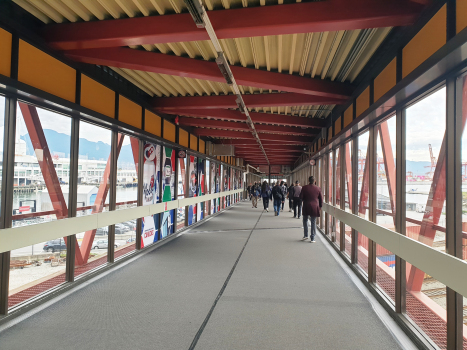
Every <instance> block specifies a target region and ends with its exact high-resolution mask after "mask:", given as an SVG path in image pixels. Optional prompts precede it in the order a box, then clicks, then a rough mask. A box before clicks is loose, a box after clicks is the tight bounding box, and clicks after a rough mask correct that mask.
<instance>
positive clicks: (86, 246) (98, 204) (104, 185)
mask: <svg viewBox="0 0 467 350" xmlns="http://www.w3.org/2000/svg"><path fill="white" fill-rule="evenodd" d="M124 137H125V136H124V135H122V134H119V135H118V142H117V158H118V155H119V154H120V150H121V149H122V144H123V139H124ZM110 158H111V155H110V156H109V159H108V160H107V165H106V166H105V170H104V175H103V178H102V182H101V184H100V185H99V190H98V191H97V196H96V201H95V202H94V205H93V209H92V214H95V213H101V212H102V209H104V204H105V200H106V198H107V194H108V192H109V187H110V184H109V176H110ZM95 236H96V230H90V231H86V233H85V234H84V238H83V241H82V243H81V248H80V253H81V256H82V258H83V264H86V263H87V262H88V259H89V253H90V252H91V248H92V243H93V242H94V237H95Z"/></svg>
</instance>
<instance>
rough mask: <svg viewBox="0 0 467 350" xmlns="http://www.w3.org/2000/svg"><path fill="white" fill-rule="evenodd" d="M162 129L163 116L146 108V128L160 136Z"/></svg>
mask: <svg viewBox="0 0 467 350" xmlns="http://www.w3.org/2000/svg"><path fill="white" fill-rule="evenodd" d="M161 129H162V124H161V117H159V116H158V115H157V114H154V113H152V112H150V111H148V110H147V109H146V111H145V112H144V130H145V131H147V132H150V133H151V134H153V135H156V136H159V137H160V136H161Z"/></svg>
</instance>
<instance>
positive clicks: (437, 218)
mask: <svg viewBox="0 0 467 350" xmlns="http://www.w3.org/2000/svg"><path fill="white" fill-rule="evenodd" d="M406 127H407V131H406V134H407V140H406V144H407V146H406V170H407V174H406V181H407V182H406V189H407V194H406V208H405V210H406V218H407V224H406V226H407V230H406V232H407V236H409V237H411V238H413V239H415V240H418V241H420V242H422V243H424V244H426V245H429V246H433V247H435V248H436V249H439V250H444V249H445V246H446V234H445V229H444V228H445V227H446V210H445V199H446V176H445V167H444V166H443V164H445V154H444V150H445V146H444V143H445V130H446V89H445V88H444V87H443V88H442V89H440V90H438V91H436V92H435V93H433V94H431V95H430V96H428V97H426V98H424V99H423V100H421V101H419V102H417V103H415V104H414V105H412V106H410V107H409V108H407V111H406ZM436 226H438V227H439V229H436ZM417 275H418V278H419V280H421V279H422V274H421V273H417Z"/></svg>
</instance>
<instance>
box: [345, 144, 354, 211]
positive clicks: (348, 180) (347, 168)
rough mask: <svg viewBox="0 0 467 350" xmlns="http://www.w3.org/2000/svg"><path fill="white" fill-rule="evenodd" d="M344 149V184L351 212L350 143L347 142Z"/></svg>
mask: <svg viewBox="0 0 467 350" xmlns="http://www.w3.org/2000/svg"><path fill="white" fill-rule="evenodd" d="M345 148H346V149H345V182H346V183H347V196H348V198H349V208H350V210H352V160H351V159H350V142H347V144H346V146H345Z"/></svg>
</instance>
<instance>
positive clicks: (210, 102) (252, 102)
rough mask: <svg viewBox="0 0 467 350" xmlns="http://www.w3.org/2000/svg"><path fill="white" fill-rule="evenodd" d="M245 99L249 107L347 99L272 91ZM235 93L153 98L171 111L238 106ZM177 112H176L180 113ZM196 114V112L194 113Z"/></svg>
mask: <svg viewBox="0 0 467 350" xmlns="http://www.w3.org/2000/svg"><path fill="white" fill-rule="evenodd" d="M242 97H243V100H244V101H245V104H246V105H247V106H248V107H251V108H253V107H285V106H313V105H315V106H316V105H334V104H343V103H345V99H333V98H323V97H319V96H311V95H304V94H294V93H291V92H287V93H271V94H251V95H243V96H242ZM235 99H236V96H235V95H217V96H216V95H214V96H181V97H156V98H154V99H153V100H152V105H153V106H154V108H156V109H158V110H161V111H164V112H165V113H169V110H170V109H173V110H181V112H180V114H183V113H182V111H183V110H190V109H216V108H237V104H236V103H235ZM178 113H179V112H176V113H175V114H178ZM193 115H194V114H193Z"/></svg>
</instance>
